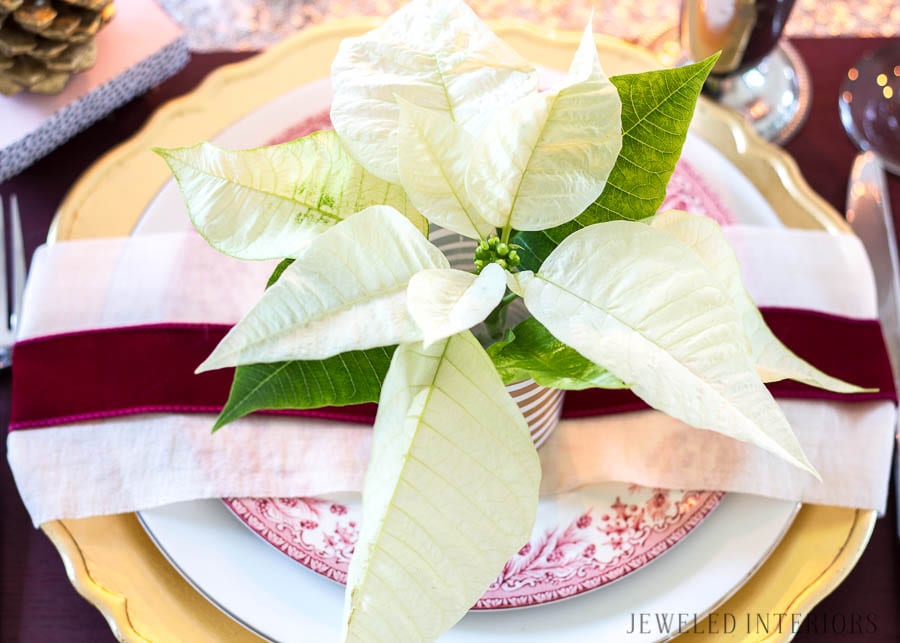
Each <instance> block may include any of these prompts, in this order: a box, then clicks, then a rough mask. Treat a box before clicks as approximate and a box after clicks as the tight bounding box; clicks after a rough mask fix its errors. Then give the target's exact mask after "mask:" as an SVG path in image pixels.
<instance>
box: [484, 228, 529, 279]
mask: <svg viewBox="0 0 900 643" xmlns="http://www.w3.org/2000/svg"><path fill="white" fill-rule="evenodd" d="M518 247H519V246H516V245H511V244H508V243H503V242H502V241H500V238H499V237H491V238H490V239H486V240H482V241H481V242H480V243H479V244H478V246H477V247H476V248H475V274H480V273H481V271H482V270H484V267H485V266H486V265H488V264H491V263H495V264H497V265H498V266H500V267H501V268H503V269H504V270H510V271H512V270H515V268H516V267H517V266H518V265H519V262H520V261H521V259H520V258H519V253H518V252H516V249H517V248H518Z"/></svg>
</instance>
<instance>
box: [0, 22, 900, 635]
mask: <svg viewBox="0 0 900 643" xmlns="http://www.w3.org/2000/svg"><path fill="white" fill-rule="evenodd" d="M793 42H794V44H795V46H796V47H797V49H798V51H799V52H800V54H801V55H802V56H803V59H804V60H805V61H806V63H807V65H808V66H809V69H810V73H811V76H812V79H813V103H812V111H811V114H810V116H809V119H808V121H807V122H806V124H805V125H804V127H803V129H801V131H800V132H799V134H798V135H797V136H796V138H794V140H793V141H791V142H790V143H789V144H788V145H787V146H786V147H787V150H788V151H789V152H790V153H791V154H792V155H793V157H794V158H795V159H796V160H797V162H798V164H799V165H800V168H801V170H802V171H803V174H804V176H805V177H806V179H807V181H809V183H810V184H811V185H812V187H813V188H814V189H815V190H816V191H817V192H818V193H819V194H821V195H822V196H823V197H824V198H825V199H826V200H827V201H829V202H830V203H831V204H832V205H833V206H834V207H835V208H836V209H837V210H838V211H839V212H842V211H843V209H844V197H845V194H846V179H847V176H848V174H849V170H850V164H851V162H852V160H853V156H854V155H855V153H856V150H855V148H854V147H853V145H852V144H851V143H850V141H849V140H848V139H847V137H846V136H845V135H844V132H843V130H842V129H841V125H840V120H839V118H838V111H837V95H838V88H839V86H840V83H841V81H842V79H843V76H844V74H845V72H846V70H847V69H848V68H849V67H850V65H851V64H852V63H853V62H854V61H855V60H856V59H857V58H858V57H859V56H860V55H862V53H864V52H865V51H866V50H868V49H870V48H874V47H876V46H878V45H879V44H884V43H885V42H886V40H882V39H860V38H839V39H838V38H836V39H797V40H794V41H793ZM249 55H251V54H249V53H221V54H197V55H195V56H194V57H193V59H192V61H191V62H190V64H189V65H188V66H187V68H186V69H185V70H184V71H182V72H181V73H180V74H178V75H177V76H176V77H174V78H172V79H171V80H169V81H167V82H165V83H164V84H162V85H161V86H159V87H157V88H156V89H154V90H153V91H151V92H149V93H148V94H146V95H144V96H142V97H140V98H137V99H135V100H133V101H132V102H130V103H129V104H127V105H126V106H124V107H122V108H120V109H119V110H117V111H115V112H114V113H113V114H112V115H110V116H108V117H107V118H105V119H103V120H102V121H100V122H98V123H97V124H95V125H94V126H93V127H91V128H90V129H88V130H87V131H85V132H84V133H82V134H81V135H79V136H77V137H76V138H74V139H72V140H71V141H70V142H68V143H67V144H66V145H64V146H63V147H61V148H60V149H58V150H56V151H55V152H53V153H52V154H51V155H49V156H48V157H46V158H45V159H43V160H41V161H40V162H38V163H37V164H35V165H34V166H32V167H31V168H29V169H28V170H26V171H25V172H23V173H22V174H20V175H19V176H17V177H15V178H13V179H10V180H8V181H7V182H5V183H3V184H2V185H0V193H2V194H3V196H4V197H5V196H7V195H8V194H10V193H16V194H18V196H19V201H20V204H21V209H22V212H23V227H24V236H25V245H26V249H27V252H28V256H29V257H30V256H31V253H32V252H33V251H34V249H35V248H36V247H37V246H38V245H40V244H41V243H42V242H43V241H44V240H45V239H46V236H47V229H48V226H49V225H50V221H51V219H52V217H53V213H54V211H55V209H56V207H57V206H58V205H59V203H60V202H61V201H62V199H63V196H64V195H65V193H66V191H67V190H68V189H69V188H70V186H71V185H72V184H73V183H74V182H75V181H76V180H77V178H78V176H79V175H80V174H81V173H82V172H83V171H84V170H85V169H87V168H88V167H89V166H90V165H91V164H92V163H93V162H94V161H95V160H96V159H97V158H99V157H100V156H101V155H102V154H103V153H104V152H106V151H107V150H109V149H110V148H112V147H113V146H115V145H116V144H117V143H119V142H121V141H123V140H126V139H127V138H128V137H129V136H131V135H132V134H133V133H134V132H135V131H136V130H137V129H138V128H140V127H141V126H142V125H143V124H144V122H145V121H146V120H147V118H148V117H149V116H150V115H152V114H153V112H154V111H155V110H156V109H157V108H158V107H159V106H160V105H162V104H163V103H165V102H166V101H168V100H169V99H171V98H173V97H175V96H179V95H181V94H184V93H185V92H188V91H190V90H191V89H192V88H193V87H195V86H196V85H197V83H199V82H200V81H201V80H202V79H203V78H204V77H205V76H206V75H207V74H208V73H209V72H210V71H211V70H212V69H215V68H216V67H218V66H220V65H223V64H227V63H231V62H236V61H239V60H243V59H244V58H246V57H247V56H249ZM889 189H890V191H891V202H892V206H893V212H894V215H895V219H898V218H900V216H898V215H900V179H898V178H896V177H890V178H889ZM898 223H900V221H898ZM898 229H900V225H898ZM9 387H10V373H9V371H5V372H2V373H0V425H2V426H6V424H7V421H8V417H9ZM2 448H3V456H4V458H3V459H4V460H5V459H6V457H5V456H6V443H5V441H3V447H2ZM0 469H2V472H0V478H2V483H0V484H2V492H0V502H2V505H0V520H2V527H0V534H2V541H0V547H2V559H0V561H2V562H0V642H2V643H18V642H27V643H55V642H57V641H59V642H62V641H66V642H76V643H80V642H92V643H93V642H102V641H112V640H114V639H113V636H112V634H111V633H110V630H109V628H108V626H107V625H106V622H105V621H104V619H103V617H102V616H101V615H100V613H99V612H98V611H97V610H96V609H94V608H93V607H92V606H91V605H89V604H88V603H87V602H85V601H84V600H83V599H82V598H81V597H80V596H79V595H78V594H77V593H76V592H75V590H74V589H73V587H72V586H71V585H70V584H69V581H68V579H67V578H66V574H65V570H64V569H63V565H62V562H61V560H60V558H59V556H58V555H57V553H56V550H55V549H54V548H53V546H52V545H51V544H50V541H49V540H47V538H46V537H45V536H44V535H43V533H41V532H40V531H37V530H35V529H34V528H33V527H32V526H31V523H30V521H29V519H28V516H27V514H26V513H25V508H24V507H23V505H22V502H21V500H20V499H19V495H18V492H17V491H16V487H15V484H14V482H13V479H12V475H11V473H10V471H9V468H8V467H6V466H4V467H0ZM895 503H896V499H894V498H893V497H892V498H891V499H890V509H889V512H888V515H887V516H885V517H884V518H882V519H880V520H879V521H878V524H877V526H876V527H875V532H874V534H873V535H872V539H871V541H870V543H869V546H868V547H867V549H866V551H865V553H864V554H863V556H862V559H861V560H860V561H859V563H858V564H857V566H856V568H855V569H854V570H853V571H852V572H851V574H850V576H849V577H848V578H847V580H846V581H845V582H844V583H843V584H842V585H841V586H840V587H839V588H838V589H837V590H836V591H835V592H834V593H833V594H832V595H831V596H829V597H828V598H826V599H825V600H824V601H823V602H822V603H821V604H820V605H819V606H818V607H817V608H816V609H815V610H814V611H813V612H812V613H811V614H810V615H809V617H808V619H807V621H806V623H805V624H804V626H803V627H802V628H801V631H800V633H799V634H798V635H797V636H796V638H795V640H796V641H803V642H808V641H816V642H819V641H821V642H825V643H844V642H846V641H857V640H858V641H866V642H874V641H890V642H900V542H898V539H897V534H896V532H895V525H896V521H897V516H896V504H895ZM854 622H856V623H859V624H860V625H859V626H854V625H853V623H854Z"/></svg>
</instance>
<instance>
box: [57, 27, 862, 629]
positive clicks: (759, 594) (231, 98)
mask: <svg viewBox="0 0 900 643" xmlns="http://www.w3.org/2000/svg"><path fill="white" fill-rule="evenodd" d="M379 22H380V20H379V19H372V18H360V19H350V20H341V21H335V22H332V23H328V24H326V25H323V26H319V27H314V28H310V29H308V30H305V31H304V32H301V33H300V34H298V35H297V36H295V37H293V38H291V39H288V40H286V41H285V42H283V43H281V44H279V45H276V46H275V47H273V48H272V49H270V50H269V51H268V52H266V53H264V54H262V55H260V56H257V57H255V58H253V59H250V60H248V61H246V62H242V63H237V64H234V65H229V66H227V67H224V68H221V69H219V70H217V71H215V72H214V73H212V74H211V75H210V76H209V77H208V78H207V79H206V80H205V81H204V82H203V83H202V84H201V85H200V86H199V87H198V88H197V89H196V90H195V91H194V92H192V93H191V94H188V95H187V96H184V97H182V98H179V99H176V100H173V101H171V102H170V103H169V104H167V105H166V106H164V107H163V108H161V109H160V110H159V111H158V112H157V113H156V114H155V115H154V116H153V117H152V118H151V119H150V121H149V122H148V123H147V125H146V126H145V127H144V128H143V129H142V130H141V131H140V132H139V133H138V134H137V135H135V136H134V137H133V138H132V139H131V140H129V141H127V142H126V143H124V144H122V145H121V146H119V147H117V148H115V149H113V150H112V151H110V152H109V153H107V154H106V155H105V156H104V157H102V158H101V159H100V160H99V161H98V162H97V163H96V164H95V165H94V166H93V167H92V168H90V169H89V170H88V171H87V172H86V173H85V174H84V175H83V176H82V177H81V178H80V179H79V181H78V183H77V184H76V185H75V186H74V187H73V188H72V190H71V191H70V193H69V194H68V196H67V197H66V200H65V201H64V203H63V204H62V206H61V207H60V209H59V212H58V213H57V216H56V217H55V219H54V222H53V224H52V226H51V232H50V235H49V238H48V241H50V242H52V241H55V240H57V239H60V240H62V239H77V238H87V237H100V236H124V235H127V234H129V233H130V232H131V230H132V228H133V227H134V224H135V223H136V221H137V219H138V217H139V216H140V214H141V213H142V212H143V211H144V208H145V207H146V205H147V204H148V203H149V202H150V201H151V200H152V199H153V197H154V196H155V195H156V193H157V192H158V191H159V189H160V188H161V186H162V185H163V184H164V183H165V181H166V180H168V178H169V175H168V172H167V170H166V169H165V166H164V164H163V163H161V162H159V161H158V159H155V158H153V157H152V156H151V155H150V153H149V152H148V150H149V148H150V147H151V146H175V145H179V144H185V143H193V142H196V140H197V139H198V138H210V137H212V136H214V135H215V134H216V133H218V132H219V131H221V130H222V129H224V128H225V127H227V126H228V125H229V124H231V123H233V122H234V121H236V120H237V119H238V118H240V117H241V116H243V115H244V114H246V113H248V112H249V111H250V110H252V109H254V108H256V107H258V106H260V105H262V104H264V103H266V102H268V101H269V100H271V99H273V98H275V97H276V96H278V95H280V94H281V93H283V92H285V91H287V90H289V89H290V88H292V87H295V86H298V85H300V84H303V83H305V82H309V81H312V80H316V79H318V78H319V77H321V76H323V75H325V73H327V67H323V64H327V63H322V64H318V65H315V64H310V61H311V60H318V61H323V60H324V61H330V60H331V57H332V56H333V53H334V51H336V47H337V43H338V42H339V41H340V40H341V39H342V38H343V37H346V36H348V35H355V34H358V33H361V32H364V31H366V30H368V29H371V28H372V27H373V26H375V25H376V24H378V23H379ZM494 28H495V29H496V30H497V32H498V33H499V34H500V35H501V36H502V37H504V38H505V39H506V40H507V41H508V42H510V44H512V45H513V46H514V47H516V48H517V49H519V50H520V51H522V52H523V53H525V54H526V55H529V56H530V57H531V58H532V59H535V60H541V61H542V63H543V64H545V65H547V66H549V67H558V68H564V67H566V66H567V63H568V58H569V56H570V55H571V52H572V51H573V50H574V48H575V47H576V46H577V43H578V41H579V39H580V34H578V33H571V32H556V31H553V30H548V29H543V28H541V27H538V26H535V25H531V24H529V23H526V22H523V21H520V20H505V21H500V22H498V23H495V24H494ZM598 44H599V45H600V46H601V47H602V48H603V49H604V53H606V54H608V55H611V56H612V57H614V58H615V57H618V60H617V61H614V62H617V64H618V63H620V64H623V65H626V66H627V65H632V66H636V67H650V66H653V65H654V61H653V59H652V57H650V56H649V54H647V53H646V52H645V51H643V50H641V49H638V48H637V47H634V46H632V45H628V44H626V43H622V42H621V41H617V40H615V39H611V38H605V37H598ZM300 52H302V53H303V56H304V58H303V59H304V62H305V64H304V65H302V66H297V65H291V63H290V61H291V57H292V56H293V55H295V54H300ZM605 60H607V59H606V58H605ZM607 65H608V66H609V67H615V66H616V65H615V64H613V65H609V64H608V62H607ZM323 70H324V71H325V73H323ZM694 130H695V131H696V132H697V133H698V134H699V135H700V136H701V137H702V138H704V139H706V140H708V141H711V142H713V143H714V145H715V146H716V147H717V148H718V149H719V151H720V152H722V153H723V154H725V156H726V157H728V158H729V159H730V160H731V161H732V162H733V163H734V164H735V165H737V166H738V167H739V168H740V169H741V170H742V172H744V174H746V175H747V177H748V178H749V179H750V181H751V182H753V183H754V184H755V185H756V186H757V187H758V188H759V189H760V191H761V192H762V193H763V194H764V195H765V196H766V198H767V199H768V200H769V202H770V203H771V204H772V206H773V207H774V209H775V211H776V212H777V213H778V214H779V216H780V217H781V218H782V219H783V220H784V222H785V223H786V224H787V225H789V226H792V227H802V228H819V229H826V230H829V231H831V232H834V233H847V232H849V228H848V227H847V225H846V224H845V223H844V221H843V220H842V219H841V217H840V216H839V215H838V214H837V213H836V212H835V211H834V210H833V209H832V208H831V207H830V206H829V205H828V204H827V203H826V202H825V201H824V200H823V199H822V198H821V197H819V196H818V195H817V194H815V192H813V191H812V189H811V188H810V187H809V186H808V185H807V183H806V182H805V181H804V179H803V177H802V175H801V173H800V171H799V168H798V167H797V165H796V163H795V162H794V161H793V159H792V158H790V157H789V156H788V155H787V154H785V153H784V152H783V151H782V150H781V149H779V148H777V147H775V146H774V145H771V144H769V143H767V142H765V141H763V140H762V139H760V138H759V137H757V136H756V135H755V134H754V133H752V132H751V131H750V130H749V128H747V126H746V125H745V124H744V123H743V121H742V120H741V119H740V117H738V116H737V115H735V114H733V113H731V112H729V111H727V110H725V109H723V108H721V107H719V106H717V105H715V104H713V103H710V102H709V101H705V100H701V103H700V105H699V107H698V111H697V116H696V117H695V122H694ZM185 137H187V138H185ZM135 176H139V177H141V181H140V182H138V183H133V182H132V181H130V179H131V178H133V177H135ZM874 525H875V512H873V511H861V510H854V509H845V508H837V507H821V506H804V507H803V508H802V509H801V510H800V512H799V514H798V516H797V519H796V520H795V522H794V524H793V526H792V527H791V528H790V529H789V531H788V533H787V535H786V536H785V538H784V539H783V540H782V542H781V543H780V544H779V546H778V547H777V548H776V549H775V551H774V552H773V553H772V555H771V556H770V557H769V559H768V560H767V561H766V562H765V563H764V564H763V565H762V567H761V568H760V570H759V571H758V572H757V573H756V574H755V575H754V576H753V577H752V578H751V579H749V580H748V582H747V583H746V584H745V585H744V586H743V587H742V588H741V589H740V590H739V591H737V592H736V593H735V594H734V595H733V596H732V597H731V598H729V599H728V600H727V601H726V602H725V603H724V604H723V605H722V606H721V607H720V608H718V609H717V610H716V611H717V612H719V613H729V612H730V613H738V614H742V613H745V612H747V613H750V612H752V608H753V606H759V605H770V606H772V607H771V608H769V611H770V612H772V613H776V612H788V613H790V612H796V613H801V614H803V615H806V614H807V613H808V612H809V611H810V610H811V609H812V608H813V607H814V606H815V605H816V604H817V603H818V602H819V601H821V600H822V599H823V598H824V597H825V596H827V595H828V594H829V593H830V592H831V591H832V590H833V589H834V588H835V587H836V586H837V585H838V584H839V583H840V582H841V581H842V580H843V579H844V578H845V577H846V576H847V574H848V573H849V572H850V570H851V569H852V568H853V566H854V565H855V564H856V562H857V560H858V559H859V557H860V556H861V555H862V552H863V550H864V548H865V545H866V543H867V542H868V539H869V537H870V535H871V532H872V529H873V528H874ZM42 529H43V530H44V531H45V533H46V534H47V535H48V537H50V539H51V541H52V542H53V544H54V545H55V546H56V548H57V549H58V550H59V552H60V555H61V557H62V559H63V562H64V564H65V566H66V570H67V573H68V575H69V578H70V579H71V581H72V583H73V585H74V586H75V587H76V589H77V590H78V592H79V593H80V594H81V595H82V596H83V597H84V598H86V599H87V600H88V601H90V602H91V603H92V604H94V605H95V606H96V607H97V608H98V609H99V610H100V611H101V612H102V613H103V615H104V617H105V618H106V619H107V621H108V622H109V623H110V626H111V628H112V630H113V633H114V634H115V635H116V637H117V638H119V639H120V640H124V641H152V640H172V639H173V638H178V639H181V640H206V641H218V640H221V641H258V640H260V639H258V637H256V636H255V635H253V634H251V633H250V632H248V631H247V630H245V629H243V628H241V627H240V626H239V625H237V624H236V623H234V622H233V621H231V620H230V619H228V618H227V617H226V616H224V615H223V614H222V613H221V612H219V611H218V610H217V609H216V608H215V607H213V606H212V605H211V604H210V603H209V602H208V601H206V599H204V598H203V597H202V596H201V595H200V594H199V593H198V592H197V591H196V590H194V589H193V588H192V587H190V585H189V584H188V583H187V582H186V581H185V580H184V579H183V578H182V577H181V576H179V575H178V573H177V572H176V571H175V570H174V568H172V566H171V565H169V564H168V562H167V561H166V560H165V559H164V557H163V556H162V554H161V553H160V552H159V551H158V550H157V549H156V547H155V546H153V544H152V542H151V541H150V539H149V538H148V537H147V535H146V534H145V533H144V532H143V531H142V530H141V528H140V526H139V524H138V521H137V519H136V517H135V515H134V514H120V515H116V516H103V517H96V518H86V519H80V520H63V521H54V522H50V523H46V524H44V525H42ZM813 544H814V545H815V546H814V547H813V546H811V545H813ZM823 552H824V553H823ZM173 596H174V597H175V598H174V599H173V598H172V597H173ZM701 636H702V637H703V638H702V640H703V641H709V640H710V637H709V636H708V635H702V634H687V635H683V636H681V637H679V638H678V639H677V640H678V641H691V640H693V639H694V638H697V639H698V640H700V639H699V637H701ZM790 638H792V637H791V635H790V633H782V634H777V633H773V634H772V635H771V636H764V637H762V638H759V637H751V636H749V635H747V636H743V635H742V633H741V632H737V633H735V634H734V635H733V636H724V637H716V640H729V641H732V640H734V641H738V640H742V641H776V640H777V641H781V640H789V639H790Z"/></svg>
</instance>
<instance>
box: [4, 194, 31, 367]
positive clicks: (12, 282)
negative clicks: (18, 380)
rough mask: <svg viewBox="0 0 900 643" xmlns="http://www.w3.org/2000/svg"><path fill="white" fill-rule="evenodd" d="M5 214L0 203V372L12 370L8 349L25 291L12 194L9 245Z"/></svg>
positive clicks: (19, 229) (21, 246) (19, 225)
mask: <svg viewBox="0 0 900 643" xmlns="http://www.w3.org/2000/svg"><path fill="white" fill-rule="evenodd" d="M5 210H6V208H4V206H3V200H2V199H0V368H7V367H8V366H12V345H13V342H14V341H15V337H16V325H17V323H18V316H19V313H20V312H21V310H22V294H23V293H24V291H25V248H24V243H23V241H22V222H21V220H20V218H19V201H18V199H17V198H16V195H15V194H13V195H12V196H11V197H10V198H9V244H7V242H6V230H5V227H6V226H5V219H6V216H5V215H6V212H5ZM7 249H8V250H7ZM7 252H8V253H9V255H10V256H9V257H7ZM7 263H8V270H7Z"/></svg>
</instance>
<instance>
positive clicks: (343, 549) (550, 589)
mask: <svg viewBox="0 0 900 643" xmlns="http://www.w3.org/2000/svg"><path fill="white" fill-rule="evenodd" d="M573 495H574V497H575V499H576V501H575V502H572V501H568V502H566V503H565V505H564V506H560V505H559V503H558V502H557V500H558V499H557V498H551V499H549V500H542V501H541V508H540V509H539V510H538V520H537V523H536V525H535V529H534V531H533V535H532V538H531V541H530V542H528V543H527V544H526V545H525V546H524V547H522V549H520V550H519V552H518V553H517V554H516V555H515V556H514V557H513V558H512V559H510V560H509V562H507V563H506V565H505V566H504V568H503V571H502V572H501V573H500V575H499V576H498V577H497V578H496V580H494V582H493V583H491V584H490V586H489V587H488V589H487V591H486V592H485V593H484V595H483V596H482V597H481V598H480V599H479V600H478V602H477V603H476V604H475V606H474V607H473V609H476V610H494V609H508V608H515V607H530V606H533V605H541V604H544V603H550V602H553V601H557V600H560V599H563V598H568V597H570V596H576V595H578V594H582V593H584V592H587V591H590V590H593V589H597V588H598V587H602V586H604V585H607V584H609V583H611V582H613V581H615V580H617V579H619V578H622V577H623V576H625V575H627V574H629V573H631V572H633V571H635V570H637V569H639V568H641V567H643V566H644V565H646V564H647V563H649V562H650V561H652V560H653V559H654V558H656V557H658V556H659V555H661V554H662V553H664V552H666V551H668V550H669V549H670V548H671V547H672V546H673V545H675V544H676V543H677V542H678V541H680V540H681V539H682V538H684V537H685V536H686V535H687V534H688V533H689V532H690V531H691V530H692V529H693V528H694V527H696V526H697V525H699V524H700V523H701V522H702V521H703V519H704V518H705V517H706V516H707V514H709V512H710V511H712V510H713V509H714V508H715V506H716V505H717V504H718V503H719V500H720V499H721V498H722V496H723V494H722V493H720V492H709V491H670V490H666V489H647V488H644V487H639V486H636V485H631V486H626V485H606V486H603V487H595V488H593V489H592V490H590V489H589V490H585V491H583V492H576V493H575V494H567V498H572V497H573ZM224 502H225V504H226V505H227V506H228V507H229V508H230V509H231V511H232V512H233V513H234V514H235V515H236V516H237V517H238V518H239V519H240V520H241V521H242V522H243V523H244V524H245V525H247V526H248V527H249V528H250V529H251V530H253V531H254V532H255V533H256V534H258V535H259V536H261V537H262V538H263V539H264V540H265V541H266V542H268V543H269V544H270V545H272V546H273V547H276V548H277V549H278V550H279V551H281V552H282V553H284V554H286V555H287V556H289V557H290V558H291V559H293V560H295V561H296V562H298V563H300V564H301V565H304V566H305V567H308V568H309V569H311V570H313V571H314V572H316V573H318V574H321V575H323V576H325V577H327V578H330V579H332V580H334V581H337V582H339V583H345V582H346V579H347V568H348V566H349V564H350V558H351V557H352V556H353V548H354V546H355V544H356V539H357V537H358V535H359V520H360V516H361V513H362V511H361V506H360V504H359V502H358V501H355V500H354V501H350V502H346V501H338V500H328V499H324V498H226V499H224ZM585 506H587V507H588V508H587V509H585V508H584V507H585Z"/></svg>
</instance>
